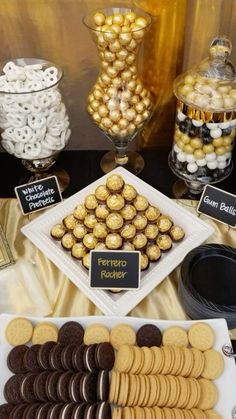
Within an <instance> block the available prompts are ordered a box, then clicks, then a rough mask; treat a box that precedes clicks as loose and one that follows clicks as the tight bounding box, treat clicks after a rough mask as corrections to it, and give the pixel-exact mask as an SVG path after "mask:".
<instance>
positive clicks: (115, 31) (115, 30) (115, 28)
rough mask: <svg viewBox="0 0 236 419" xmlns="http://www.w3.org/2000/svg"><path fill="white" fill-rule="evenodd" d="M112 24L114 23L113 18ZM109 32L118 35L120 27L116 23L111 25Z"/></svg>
mask: <svg viewBox="0 0 236 419" xmlns="http://www.w3.org/2000/svg"><path fill="white" fill-rule="evenodd" d="M113 22H114V17H113ZM111 30H112V31H113V32H114V33H116V35H119V33H120V32H121V27H120V26H119V25H117V24H116V23H113V25H112V26H111Z"/></svg>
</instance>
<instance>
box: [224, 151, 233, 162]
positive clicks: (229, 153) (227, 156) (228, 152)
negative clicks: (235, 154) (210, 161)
mask: <svg viewBox="0 0 236 419" xmlns="http://www.w3.org/2000/svg"><path fill="white" fill-rule="evenodd" d="M224 155H225V157H226V160H227V159H231V156H232V153H231V152H230V151H227V153H225V154H224Z"/></svg>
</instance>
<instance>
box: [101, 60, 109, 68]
mask: <svg viewBox="0 0 236 419" xmlns="http://www.w3.org/2000/svg"><path fill="white" fill-rule="evenodd" d="M101 66H102V68H103V69H104V70H106V69H107V68H108V67H109V63H108V62H107V61H102V62H101Z"/></svg>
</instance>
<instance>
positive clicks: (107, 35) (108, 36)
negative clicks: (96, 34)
mask: <svg viewBox="0 0 236 419" xmlns="http://www.w3.org/2000/svg"><path fill="white" fill-rule="evenodd" d="M116 37H117V34H116V33H115V32H114V31H113V29H112V26H110V27H109V29H108V31H107V32H104V34H103V38H104V39H105V41H106V42H108V44H109V43H111V42H114V41H115V39H116Z"/></svg>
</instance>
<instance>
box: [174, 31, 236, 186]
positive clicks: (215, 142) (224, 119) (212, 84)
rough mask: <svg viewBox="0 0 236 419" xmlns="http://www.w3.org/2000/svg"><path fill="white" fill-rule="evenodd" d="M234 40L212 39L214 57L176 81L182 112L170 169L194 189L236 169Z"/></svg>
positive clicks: (176, 94) (211, 53)
mask: <svg viewBox="0 0 236 419" xmlns="http://www.w3.org/2000/svg"><path fill="white" fill-rule="evenodd" d="M231 51H232V44H231V41H230V39H229V38H227V37H226V36H219V37H216V38H215V39H213V41H212V43H211V46H210V49H209V57H208V58H207V59H205V60H204V61H202V62H201V63H200V65H198V66H197V67H195V68H193V69H191V70H189V71H187V72H186V73H184V74H181V75H180V76H178V77H177V78H176V80H175V82H174V93H175V96H176V97H177V114H176V125H175V134H174V143H173V147H172V150H171V152H170V155H169V165H170V168H171V170H172V171H173V172H174V173H175V174H176V175H177V176H178V177H179V178H181V179H183V180H184V181H185V184H186V185H187V187H188V189H189V190H190V192H191V193H195V194H198V193H201V191H202V189H203V187H204V186H205V185H206V184H211V183H212V184H213V183H217V182H220V181H221V180H223V179H225V178H226V177H228V176H229V175H230V173H231V171H232V150H233V146H234V139H235V134H236V71H235V68H234V66H233V64H232V63H231V62H230V61H229V56H230V54H231Z"/></svg>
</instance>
